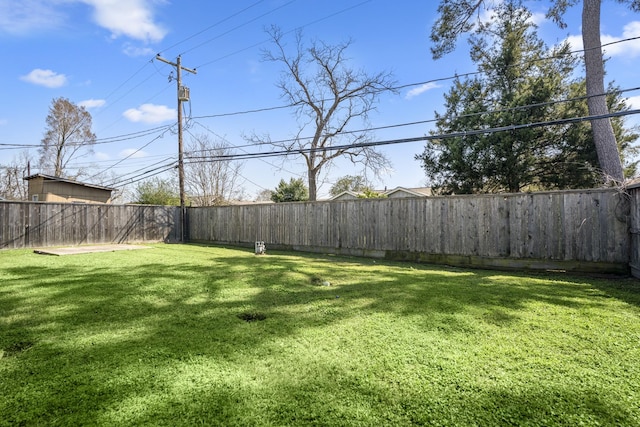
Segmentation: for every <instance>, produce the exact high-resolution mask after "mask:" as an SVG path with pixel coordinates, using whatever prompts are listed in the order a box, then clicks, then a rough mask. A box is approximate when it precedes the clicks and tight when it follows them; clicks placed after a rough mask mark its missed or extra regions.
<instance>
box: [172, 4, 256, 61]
mask: <svg viewBox="0 0 640 427" xmlns="http://www.w3.org/2000/svg"><path fill="white" fill-rule="evenodd" d="M264 2H265V0H259V1H257V2H255V3H253V4H251V5H249V6H247V7H245V8H244V9H242V10H240V11H238V12H236V13H234V14H232V15H229V16H227V17H226V18H224V19H221V20H220V21H218V22H216V23H214V24H211V25H209V26H208V27H206V28H204V29H202V30H200V31H198V32H196V33H194V34H192V35H190V36H189V37H186V38H184V39H182V40H180V41H179V42H177V43H174V44H172V45H171V46H169V47H166V48H164V49H161V50H160V52H165V51H168V50H170V49H173V48H174V47H176V46H179V45H181V44H182V43H185V42H188V41H189V40H191V39H193V38H195V37H197V36H199V35H200V34H203V33H205V32H207V31H209V30H210V29H212V28H215V27H217V26H218V25H221V24H223V23H225V22H227V21H229V20H231V19H232V18H235V17H236V16H238V15H241V14H242V13H244V12H246V11H248V10H249V9H252V8H253V7H255V6H257V5H259V4H260V3H264ZM191 50H193V49H191ZM186 52H188V51H185V52H182V54H185V53H186Z"/></svg>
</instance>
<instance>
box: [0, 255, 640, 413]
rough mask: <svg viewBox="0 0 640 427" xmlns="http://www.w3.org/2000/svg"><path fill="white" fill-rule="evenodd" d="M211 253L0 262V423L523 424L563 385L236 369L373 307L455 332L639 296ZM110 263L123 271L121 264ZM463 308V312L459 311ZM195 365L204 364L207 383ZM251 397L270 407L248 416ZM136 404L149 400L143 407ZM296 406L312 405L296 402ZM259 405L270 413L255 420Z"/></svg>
mask: <svg viewBox="0 0 640 427" xmlns="http://www.w3.org/2000/svg"><path fill="white" fill-rule="evenodd" d="M212 250H213V249H212V248H208V247H206V246H198V245H189V246H181V247H179V246H173V247H168V248H163V249H158V250H157V251H156V252H155V253H154V254H153V255H152V256H149V257H146V258H144V259H145V260H147V261H145V262H143V263H137V262H134V261H132V260H131V259H130V258H127V255H122V254H120V255H112V256H111V257H109V259H113V260H114V261H113V262H114V265H104V261H102V257H97V256H96V257H94V256H84V258H77V259H78V260H82V261H78V262H75V261H66V260H62V259H60V261H59V262H58V261H56V259H50V260H48V262H46V263H41V262H39V261H34V262H33V263H32V265H28V266H21V267H17V266H16V267H3V268H0V273H2V274H3V275H4V276H3V277H5V276H6V278H5V279H4V280H3V282H2V285H1V286H0V310H1V311H0V316H1V318H2V324H1V326H0V349H2V350H4V353H3V356H2V358H0V372H1V373H2V376H3V378H5V379H6V381H3V384H4V385H1V386H0V390H1V391H2V393H0V396H2V399H1V400H0V402H1V403H0V412H1V413H4V414H7V416H6V418H5V421H0V424H6V423H8V424H12V423H15V424H21V423H25V424H33V423H38V422H44V423H47V422H52V421H53V420H64V421H63V423H64V424H113V423H119V422H122V421H123V420H126V421H127V422H132V421H133V422H134V423H151V422H159V423H160V424H163V423H167V424H168V423H171V421H172V419H171V418H172V417H174V416H176V414H181V415H182V417H183V418H180V423H182V424H185V425H186V424H192V423H195V422H208V423H215V421H216V420H221V419H226V420H227V421H229V420H234V419H235V420H238V419H242V420H243V422H246V423H248V424H261V423H263V422H264V421H268V422H270V423H274V424H296V423H298V422H302V423H308V424H313V423H321V422H322V421H323V420H333V423H335V424H339V423H340V422H339V421H340V420H343V421H344V420H347V421H349V420H350V422H347V424H349V423H351V422H355V421H357V420H358V419H359V418H358V417H360V421H361V422H362V423H367V422H369V421H372V420H377V421H385V420H386V421H388V422H394V423H407V422H417V423H421V422H424V423H427V424H428V423H432V422H433V423H436V422H441V421H442V420H443V419H457V420H458V421H461V420H462V421H465V420H467V419H465V418H464V417H463V416H462V415H458V418H455V417H454V418H451V417H452V416H453V414H454V413H455V411H456V408H458V409H459V410H460V411H462V412H464V411H466V410H471V411H475V410H476V409H477V410H478V411H483V410H484V411H485V412H481V413H486V414H487V415H486V416H487V417H488V418H487V420H488V421H490V422H497V423H501V422H503V421H504V422H507V423H508V418H504V419H502V418H492V417H494V416H495V417H497V416H498V415H490V413H487V412H486V408H492V407H501V408H503V409H502V413H503V414H504V416H505V417H510V416H513V417H515V418H516V419H517V417H522V413H523V411H525V412H526V411H535V412H538V413H542V414H544V411H545V410H546V409H545V408H548V406H549V405H551V406H553V407H554V408H556V409H558V410H562V411H568V408H567V405H569V404H570V403H568V404H562V403H561V402H572V401H573V400H572V399H573V398H572V399H568V398H567V399H568V400H563V399H564V396H565V394H566V395H567V396H568V394H570V393H572V391H568V390H564V391H563V390H560V389H557V390H552V391H551V392H550V394H549V395H547V396H546V400H545V399H544V397H545V396H536V395H535V394H536V393H537V391H527V390H523V391H522V392H521V394H520V395H519V396H515V395H509V391H508V390H503V391H502V393H495V394H493V395H490V394H487V393H486V392H483V393H484V394H483V393H480V394H478V393H467V392H466V391H464V390H462V391H461V390H458V389H455V388H454V389H452V390H449V389H448V388H447V387H448V386H444V388H443V389H444V390H449V391H448V392H447V393H445V394H443V396H442V400H434V401H431V402H429V401H427V402H426V403H425V402H422V403H421V400H420V399H421V397H420V396H421V395H420V393H419V391H417V390H405V391H403V389H402V388H401V387H395V386H389V385H388V384H386V383H385V382H384V381H377V380H369V381H364V382H363V378H362V377H360V376H357V375H353V374H350V371H349V370H347V369H346V368H342V367H336V366H333V365H331V363H329V364H328V365H326V366H319V367H315V366H309V368H308V369H309V372H308V374H309V376H308V378H306V379H304V378H299V379H292V378H281V379H280V380H279V384H278V387H277V388H276V389H275V390H272V391H268V390H263V389H261V388H260V385H259V384H260V381H259V379H255V378H254V379H251V378H245V376H244V375H245V374H243V373H242V372H238V371H237V369H236V367H238V366H243V364H245V363H247V361H250V362H251V361H253V362H254V364H255V365H257V366H260V364H261V363H264V362H263V361H262V359H263V358H267V359H268V358H269V352H276V351H280V352H284V353H286V351H288V350H287V349H286V348H284V349H280V348H279V347H277V346H276V343H278V342H282V341H283V340H288V339H290V338H292V337H294V338H295V337H298V336H299V335H300V334H301V333H302V332H304V331H306V330H312V329H318V328H323V327H327V326H333V325H338V324H340V323H342V322H344V321H356V322H357V321H359V320H360V319H361V318H363V317H364V316H370V315H372V314H374V315H375V314H376V313H377V314H380V315H389V316H391V317H390V319H393V318H395V317H400V318H402V317H411V318H415V319H417V321H418V324H419V325H420V328H421V330H424V331H436V332H438V333H439V334H442V335H447V336H451V337H452V339H453V338H455V337H456V336H458V335H460V336H464V335H467V334H469V333H470V332H473V331H476V330H478V329H479V328H480V326H479V325H478V324H477V323H476V322H474V321H477V320H478V319H480V321H481V322H484V323H486V324H489V325H492V326H494V327H498V328H502V327H508V326H509V325H510V324H512V323H514V322H516V321H518V319H519V316H520V312H521V310H522V309H524V308H525V307H526V306H528V305H530V304H535V303H540V304H545V305H555V306H559V307H566V308H572V309H577V308H583V307H585V306H586V305H592V306H594V307H595V306H598V305H600V304H602V301H601V297H602V295H603V294H605V295H608V296H613V297H615V298H621V299H623V300H624V301H627V302H629V301H635V304H636V305H637V301H638V299H637V296H638V294H637V293H634V292H632V291H629V290H628V289H626V288H625V289H622V290H621V289H619V288H618V287H616V286H615V285H611V286H610V285H608V284H607V283H608V282H605V281H597V282H596V283H597V284H596V285H591V284H590V283H591V282H588V281H587V282H585V281H583V280H573V279H571V278H569V277H564V278H561V279H560V280H558V279H557V277H555V276H554V280H553V281H550V280H548V278H547V277H546V276H540V277H534V278H533V279H531V278H530V277H528V276H524V275H518V274H511V273H498V272H488V271H465V270H457V269H446V268H434V267H432V266H416V265H413V264H403V263H385V262H375V261H371V260H362V259H348V258H339V257H323V256H316V255H313V256H312V255H301V254H296V255H292V254H287V253H274V254H269V255H267V256H264V257H256V256H253V255H252V254H250V253H249V252H248V251H247V252H243V251H238V250H229V251H228V252H225V251H223V250H221V249H219V248H217V249H216V250H215V252H212ZM92 262H93V263H92ZM118 262H121V263H122V266H115V263H118ZM85 263H88V264H85ZM324 282H329V284H330V285H329V286H322V285H321V284H323V283H324ZM319 284H320V285H319ZM594 286H595V287H597V290H595V288H594ZM594 297H598V298H594ZM622 297H624V298H622ZM469 312H470V313H471V317H470V318H471V319H472V320H469V317H465V316H458V314H465V313H469ZM243 313H257V314H259V315H260V316H264V319H263V321H261V322H250V323H248V322H245V321H244V320H243V319H241V318H240V317H239V316H240V315H242V314H243ZM285 342H287V343H288V342H289V341H285ZM288 345H291V344H288ZM381 351H383V349H381ZM295 357H297V356H295V355H293V358H295ZM193 366H196V367H199V368H200V369H202V372H203V373H202V375H203V376H202V377H201V376H199V375H200V373H199V372H198V371H197V370H196V371H194V370H193V369H192V368H189V367H193ZM433 381H437V379H433ZM199 387H201V388H199ZM332 390H333V391H332ZM354 392H355V393H356V396H349V394H353V393H354ZM256 395H258V396H260V398H259V399H258V403H259V404H262V405H264V407H262V408H261V409H260V411H257V412H252V408H250V406H251V405H255V404H256V401H255V399H256V397H255V396H256ZM265 396H269V397H265ZM464 396H466V397H465V399H467V398H468V399H470V400H465V399H462V397H464ZM516 397H518V398H516ZM574 397H575V396H574ZM578 397H579V396H578ZM141 399H144V400H145V403H144V404H140V403H137V402H138V401H139V400H141ZM315 399H319V400H315ZM323 399H324V400H323ZM538 399H540V401H541V402H544V404H543V405H542V407H541V408H539V410H538V409H537V408H536V407H535V406H531V402H532V401H538ZM549 399H551V400H549ZM554 399H555V400H554ZM299 401H302V402H307V403H308V402H315V403H313V404H311V405H309V404H305V405H302V406H301V405H299V404H298V403H297V402H299ZM559 402H560V403H559ZM378 404H380V405H378ZM258 406H259V405H258ZM593 406H597V407H598V408H600V409H599V411H601V413H603V414H608V415H603V417H604V418H603V419H606V418H607V417H611V419H617V420H620V419H622V420H624V419H625V416H626V414H624V413H623V411H622V412H621V410H620V409H619V408H615V407H612V408H607V407H606V405H604V404H599V403H598V402H597V400H594V402H593ZM482 408H485V409H482ZM463 409H464V411H463ZM429 411H432V413H430V412H429ZM256 413H261V414H263V416H264V417H266V419H260V418H256V419H252V417H253V416H254V414H256ZM464 413H466V412H464ZM470 413H473V412H470ZM571 413H572V412H571ZM621 413H622V415H620V414H621ZM547 415H549V416H551V414H547ZM255 416H256V417H258V415H255ZM545 416H546V415H545ZM460 417H462V418H460ZM598 417H599V416H595V418H596V419H598ZM616 417H618V418H616ZM547 419H551V420H553V418H545V420H547ZM541 421H542V420H541ZM442 423H443V424H446V422H442ZM534 424H535V422H534Z"/></svg>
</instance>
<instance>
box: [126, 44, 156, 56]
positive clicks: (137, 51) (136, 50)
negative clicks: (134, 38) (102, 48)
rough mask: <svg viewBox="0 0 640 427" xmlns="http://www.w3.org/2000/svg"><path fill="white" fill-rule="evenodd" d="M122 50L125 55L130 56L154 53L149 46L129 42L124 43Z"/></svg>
mask: <svg viewBox="0 0 640 427" xmlns="http://www.w3.org/2000/svg"><path fill="white" fill-rule="evenodd" d="M122 51H123V52H124V54H125V55H127V56H130V57H132V58H135V57H138V56H151V55H154V54H155V53H156V52H155V51H154V50H153V49H151V48H150V47H139V46H134V45H132V44H131V43H125V44H124V46H123V49H122Z"/></svg>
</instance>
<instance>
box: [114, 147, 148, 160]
mask: <svg viewBox="0 0 640 427" xmlns="http://www.w3.org/2000/svg"><path fill="white" fill-rule="evenodd" d="M147 156H148V154H147V153H145V152H144V151H142V150H139V149H136V148H126V149H124V150H122V151H121V152H120V157H122V158H125V157H127V158H129V159H140V158H142V157H147Z"/></svg>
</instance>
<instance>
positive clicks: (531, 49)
mask: <svg viewBox="0 0 640 427" xmlns="http://www.w3.org/2000/svg"><path fill="white" fill-rule="evenodd" d="M495 12H496V16H495V19H494V20H491V21H490V22H486V23H481V24H479V25H478V27H477V28H476V30H475V32H474V34H473V36H472V37H471V39H470V44H471V58H472V60H473V61H474V62H475V63H476V64H477V65H478V69H479V70H480V71H482V75H481V76H479V77H475V78H467V79H464V80H463V79H457V80H456V81H455V82H454V85H453V87H452V88H451V90H450V91H449V92H448V93H447V94H445V107H446V111H445V112H444V113H441V114H436V119H437V122H436V131H434V132H433V133H432V134H452V133H454V134H455V133H458V134H459V133H463V132H466V131H469V130H475V131H478V130H480V131H481V130H482V129H488V130H489V129H496V128H507V129H508V128H509V127H510V126H514V125H521V124H526V123H543V122H547V121H553V120H556V119H559V118H563V117H565V118H570V117H582V116H584V115H585V112H586V111H587V105H586V102H585V100H584V99H585V98H584V88H585V85H584V81H582V82H580V81H578V82H575V81H571V80H570V78H569V76H571V74H572V71H573V69H574V68H575V60H574V59H572V57H571V56H570V55H569V54H568V53H569V46H568V45H566V44H564V45H561V46H559V47H556V48H554V49H551V55H549V51H550V50H549V49H548V48H547V47H546V46H545V45H544V43H543V42H542V41H541V40H540V39H539V38H538V37H537V34H536V30H535V25H534V24H533V23H532V22H531V20H530V19H529V18H530V16H531V14H530V12H529V11H528V10H527V9H526V8H524V7H523V6H522V4H521V2H519V1H515V0H511V1H506V2H504V3H502V4H501V5H500V6H498V7H497V8H496V9H495ZM549 57H551V59H550V58H549ZM614 98H615V97H614ZM567 99H571V100H572V101H571V102H569V103H567V102H561V101H564V100H567ZM617 99H618V101H616V100H615V99H612V100H611V102H610V106H611V108H613V109H621V108H625V106H624V103H620V101H619V99H620V98H619V97H618V98H617ZM618 132H619V135H620V137H621V139H622V141H627V142H628V141H629V140H631V139H635V135H633V134H630V132H628V131H626V130H625V129H624V127H622V123H621V122H618ZM594 147H595V146H594V138H593V134H592V133H591V130H590V128H589V129H587V128H586V127H585V124H584V123H582V124H580V123H578V124H569V125H563V126H531V127H526V128H517V129H516V128H512V129H511V130H503V131H500V132H495V131H487V133H474V134H471V135H467V136H456V137H451V138H442V139H436V140H431V141H429V142H427V144H426V147H425V150H424V152H423V154H421V155H419V156H417V158H418V159H419V160H421V161H422V163H423V168H424V169H425V172H426V173H427V175H428V176H429V177H430V178H431V180H432V182H433V184H434V187H435V188H436V190H439V191H440V192H442V193H476V192H500V191H508V192H518V191H522V190H524V189H547V188H585V187H592V186H594V185H597V184H598V183H599V182H600V178H601V174H599V173H598V158H597V157H596V156H595V149H594ZM623 148H624V147H623Z"/></svg>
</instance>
